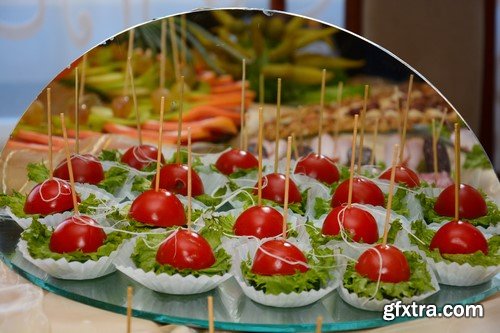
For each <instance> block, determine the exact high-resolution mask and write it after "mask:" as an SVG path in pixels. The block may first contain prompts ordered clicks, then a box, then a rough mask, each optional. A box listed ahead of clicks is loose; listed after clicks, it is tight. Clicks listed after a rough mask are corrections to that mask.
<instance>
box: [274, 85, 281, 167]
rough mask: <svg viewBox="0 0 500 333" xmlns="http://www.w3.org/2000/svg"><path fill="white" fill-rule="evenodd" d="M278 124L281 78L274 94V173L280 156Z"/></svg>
mask: <svg viewBox="0 0 500 333" xmlns="http://www.w3.org/2000/svg"><path fill="white" fill-rule="evenodd" d="M280 122H281V78H278V92H277V94H276V125H275V127H276V132H275V136H274V141H275V143H274V144H275V146H274V173H277V172H278V161H279V154H280V151H279V150H280Z"/></svg>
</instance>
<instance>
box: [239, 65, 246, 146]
mask: <svg viewBox="0 0 500 333" xmlns="http://www.w3.org/2000/svg"><path fill="white" fill-rule="evenodd" d="M246 73H247V61H246V59H243V60H241V106H240V124H241V125H240V149H241V150H246V144H245V142H246V140H245V127H246V124H245V123H246V120H245V88H246V87H245V82H246V79H247V74H246Z"/></svg>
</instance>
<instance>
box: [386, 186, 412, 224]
mask: <svg viewBox="0 0 500 333" xmlns="http://www.w3.org/2000/svg"><path fill="white" fill-rule="evenodd" d="M400 186H403V187H398V189H397V190H396V192H394V195H393V196H392V207H391V210H392V211H394V213H396V214H399V215H403V216H406V217H409V216H410V210H409V209H408V205H407V202H406V192H407V189H406V187H405V186H404V185H401V184H400ZM385 206H386V207H387V195H386V204H385Z"/></svg>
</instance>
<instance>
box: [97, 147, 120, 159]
mask: <svg viewBox="0 0 500 333" xmlns="http://www.w3.org/2000/svg"><path fill="white" fill-rule="evenodd" d="M121 159H122V153H120V152H119V151H118V149H110V150H106V149H103V150H102V151H101V153H100V154H99V160H101V161H111V162H120V161H121Z"/></svg>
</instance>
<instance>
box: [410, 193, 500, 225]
mask: <svg viewBox="0 0 500 333" xmlns="http://www.w3.org/2000/svg"><path fill="white" fill-rule="evenodd" d="M483 197H485V196H484V194H483ZM416 198H417V199H418V200H419V201H420V204H421V205H422V211H423V213H424V219H425V222H427V224H431V223H445V222H449V221H450V220H451V219H452V218H451V217H449V216H441V215H438V214H437V213H436V211H434V204H435V203H436V198H431V197H427V196H426V195H425V194H424V193H419V194H417V195H416ZM485 200H486V206H487V208H488V214H486V215H485V216H481V217H478V218H475V219H470V220H468V222H470V223H471V224H472V225H474V226H476V227H478V226H481V227H484V228H488V227H489V226H490V225H493V226H496V225H497V224H498V222H499V221H500V210H499V209H498V206H497V205H496V204H495V203H494V202H493V201H490V200H488V199H486V198H485Z"/></svg>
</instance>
